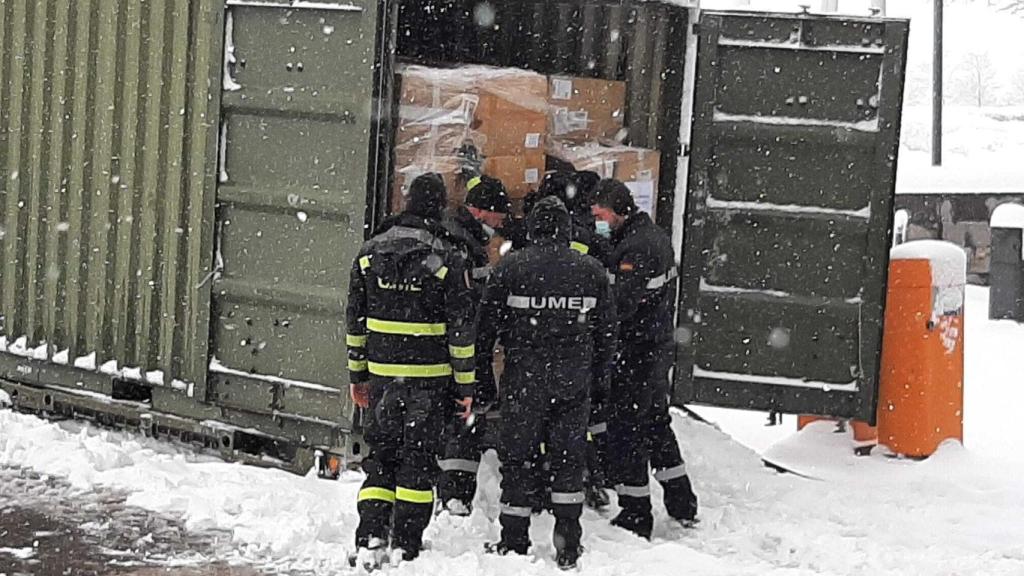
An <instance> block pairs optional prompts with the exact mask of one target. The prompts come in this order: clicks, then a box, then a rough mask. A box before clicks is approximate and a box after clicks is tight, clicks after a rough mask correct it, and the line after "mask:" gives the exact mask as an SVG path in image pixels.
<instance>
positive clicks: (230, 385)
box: [210, 0, 395, 445]
mask: <svg viewBox="0 0 1024 576" xmlns="http://www.w3.org/2000/svg"><path fill="white" fill-rule="evenodd" d="M226 11H227V12H226V16H225V18H226V20H225V36H226V43H225V44H226V54H225V77H224V86H223V89H224V91H223V121H222V127H221V129H222V132H221V153H222V159H221V166H222V171H221V174H220V186H219V188H218V193H217V201H218V211H217V224H218V239H219V254H218V259H219V262H220V266H221V270H220V274H219V277H218V278H217V280H216V283H215V287H214V296H213V297H214V315H213V334H214V337H213V343H212V348H213V352H212V356H213V361H212V362H211V366H210V384H211V395H210V400H211V402H213V403H215V404H216V405H217V406H219V407H221V408H224V409H225V414H226V415H228V416H229V417H231V418H232V420H231V421H232V422H233V423H236V424H243V425H244V424H245V423H246V420H244V419H242V416H241V415H240V414H238V415H232V414H230V413H229V410H230V409H234V410H238V411H240V412H242V411H244V412H245V413H255V414H259V415H272V416H274V418H275V419H276V420H277V421H278V425H279V427H280V428H279V430H278V431H279V432H280V433H281V434H283V435H286V436H289V437H301V438H303V440H304V441H306V442H309V443H311V444H313V445H324V444H326V445H331V443H332V442H333V441H336V440H337V438H329V437H324V436H323V435H322V434H324V433H325V432H326V431H327V430H329V429H330V428H329V427H330V425H338V427H340V428H342V429H344V428H347V427H348V426H349V425H350V424H351V422H350V421H349V416H350V414H351V404H350V400H349V398H348V384H349V383H348V374H347V368H346V365H345V361H346V356H345V303H346V299H347V290H348V280H349V271H350V269H351V266H352V262H353V259H354V257H355V255H356V253H357V252H358V250H359V248H360V246H361V245H362V243H363V240H364V236H365V229H364V222H368V221H370V220H372V218H373V214H372V212H373V210H374V209H375V206H376V203H375V202H374V201H373V197H372V192H368V191H372V190H374V189H375V188H376V178H377V174H378V173H379V172H378V171H381V172H385V171H386V164H387V161H386V156H387V148H386V146H385V143H384V142H383V141H382V140H381V139H379V137H380V135H381V134H383V133H386V132H387V131H386V130H384V129H382V127H381V125H380V122H381V120H380V118H382V117H386V116H387V114H383V115H382V114H380V113H379V111H380V109H381V107H386V106H388V103H389V102H390V92H389V90H390V88H389V87H390V85H391V81H390V78H391V70H390V60H391V58H392V57H391V54H392V53H393V49H392V47H393V41H394V21H393V17H392V16H393V14H394V13H395V11H394V10H393V3H391V2H384V1H379V0H330V1H316V2H313V1H303V0H292V1H284V0H282V1H266V0H260V1H249V0H227V2H226ZM382 156H383V157H384V158H385V159H384V160H381V159H380V157H382ZM382 164H383V165H384V167H383V168H381V165H382ZM385 173H386V172H385ZM368 200H369V201H368ZM253 421H254V422H264V421H265V419H263V420H259V419H254V420H253ZM252 425H253V426H257V425H258V424H256V423H254V424H252ZM300 428H301V430H300ZM297 431H298V432H297ZM314 434H316V436H314Z"/></svg>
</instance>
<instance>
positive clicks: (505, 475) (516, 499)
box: [477, 197, 617, 568]
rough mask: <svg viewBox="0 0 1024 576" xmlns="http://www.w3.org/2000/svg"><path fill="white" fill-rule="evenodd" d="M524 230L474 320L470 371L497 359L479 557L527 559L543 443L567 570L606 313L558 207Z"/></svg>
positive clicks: (601, 284)
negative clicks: (485, 531)
mask: <svg viewBox="0 0 1024 576" xmlns="http://www.w3.org/2000/svg"><path fill="white" fill-rule="evenodd" d="M528 230H529V237H530V240H531V245H530V246H528V247H526V248H524V249H522V250H517V251H515V252H512V253H511V254H509V255H508V256H506V257H505V258H504V259H503V260H502V261H501V262H500V263H499V264H498V266H497V267H496V268H495V270H494V273H493V274H492V275H491V278H490V280H489V281H488V283H487V288H486V289H485V291H484V297H483V300H482V301H481V306H480V312H479V314H478V315H477V319H478V320H477V322H478V333H479V336H478V340H477V349H478V350H480V351H481V354H480V355H479V357H478V370H479V369H480V367H485V366H487V365H489V363H490V361H491V359H490V354H489V351H490V350H492V349H493V345H494V342H495V341H499V342H501V343H502V344H503V345H504V346H505V353H506V360H505V373H504V375H503V379H502V386H501V398H502V400H501V402H502V404H501V407H502V408H501V409H502V424H501V435H500V436H501V440H500V449H499V455H500V459H501V462H502V484H501V488H502V491H501V516H500V522H501V540H500V541H499V542H498V543H497V544H494V545H492V546H490V547H489V550H490V551H492V552H496V553H499V554H507V553H510V552H512V553H517V554H526V553H527V551H528V549H529V547H530V535H529V528H530V516H531V513H532V506H533V503H534V502H535V501H536V496H535V495H534V494H531V491H534V490H536V489H537V483H536V482H534V481H533V480H534V478H535V476H536V474H535V469H536V467H537V466H538V450H537V447H538V446H540V444H541V443H544V444H545V445H546V447H547V450H546V460H547V463H548V465H549V466H550V474H551V477H552V482H551V487H552V491H551V496H550V501H551V508H552V511H553V513H554V516H555V530H554V532H555V534H554V544H555V548H556V550H557V551H558V557H557V561H558V565H559V566H560V567H563V568H568V567H572V566H575V565H576V562H577V560H578V558H579V555H580V553H581V551H582V548H581V545H580V538H581V535H582V527H581V526H580V522H579V518H580V514H581V513H582V510H583V503H584V494H583V473H584V468H585V465H586V432H587V422H588V419H589V416H590V401H591V398H594V399H595V400H596V401H598V402H603V401H604V397H605V395H606V390H607V386H608V381H609V378H610V376H611V370H612V362H613V356H614V350H615V335H616V332H617V326H616V322H615V307H614V303H613V301H612V296H611V293H610V289H609V286H608V280H607V275H606V272H605V270H604V268H603V267H602V266H601V265H600V264H599V263H598V262H597V261H596V260H594V259H593V258H590V257H588V256H584V255H582V254H580V253H579V252H577V251H575V250H573V249H571V248H569V234H570V231H571V220H570V218H569V213H568V211H567V210H566V209H565V206H564V204H562V201H561V200H559V199H558V198H555V197H547V198H543V199H541V200H539V201H538V202H537V204H536V206H534V208H533V210H532V211H531V213H530V216H529V218H528ZM481 379H483V377H481ZM481 386H487V384H486V383H482V384H481Z"/></svg>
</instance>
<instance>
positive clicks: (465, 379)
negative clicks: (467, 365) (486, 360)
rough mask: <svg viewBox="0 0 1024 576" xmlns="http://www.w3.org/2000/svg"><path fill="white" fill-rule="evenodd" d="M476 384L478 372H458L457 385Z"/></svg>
mask: <svg viewBox="0 0 1024 576" xmlns="http://www.w3.org/2000/svg"><path fill="white" fill-rule="evenodd" d="M473 382H476V370H473V371H471V372H456V373H455V383H456V384H472V383H473Z"/></svg>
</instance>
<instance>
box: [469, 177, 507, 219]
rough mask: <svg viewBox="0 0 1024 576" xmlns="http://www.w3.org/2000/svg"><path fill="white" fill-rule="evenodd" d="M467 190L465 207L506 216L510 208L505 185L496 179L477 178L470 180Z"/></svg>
mask: <svg viewBox="0 0 1024 576" xmlns="http://www.w3.org/2000/svg"><path fill="white" fill-rule="evenodd" d="M467 188H469V193H468V194H467V195H466V206H472V207H473V208H477V209H478V210H487V211H489V212H498V213H500V214H508V213H509V211H510V210H511V208H512V203H511V202H509V199H508V193H507V192H506V191H505V185H504V184H502V183H501V180H498V179H497V178H491V177H490V176H479V177H477V178H473V179H472V180H470V181H469V184H468V185H467Z"/></svg>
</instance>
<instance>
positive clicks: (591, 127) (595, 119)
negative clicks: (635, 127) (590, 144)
mask: <svg viewBox="0 0 1024 576" xmlns="http://www.w3.org/2000/svg"><path fill="white" fill-rule="evenodd" d="M625 116H626V83H625V82H618V81H613V80H601V79H597V78H571V77H568V76H552V77H551V78H550V79H549V81H548V133H549V134H550V135H551V136H552V137H555V138H559V139H563V140H573V141H582V140H601V139H613V140H615V139H617V136H618V133H619V131H621V130H622V128H623V126H624V124H625Z"/></svg>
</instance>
